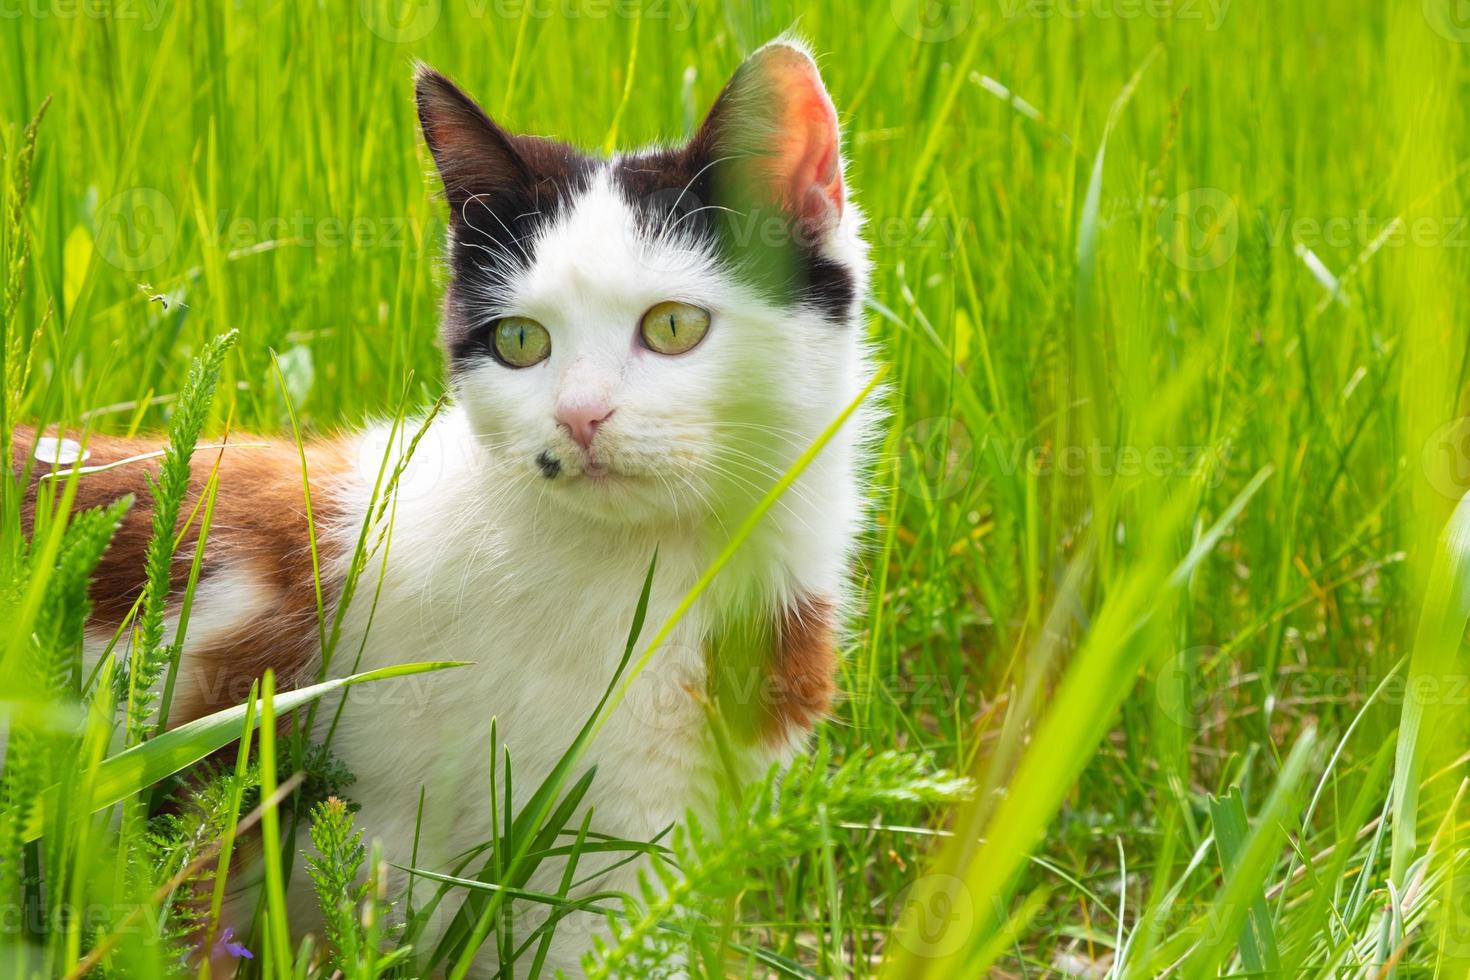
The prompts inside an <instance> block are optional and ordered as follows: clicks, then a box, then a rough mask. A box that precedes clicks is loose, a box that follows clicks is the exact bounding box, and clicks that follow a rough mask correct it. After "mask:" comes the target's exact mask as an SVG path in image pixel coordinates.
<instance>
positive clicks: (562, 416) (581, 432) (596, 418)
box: [556, 401, 613, 449]
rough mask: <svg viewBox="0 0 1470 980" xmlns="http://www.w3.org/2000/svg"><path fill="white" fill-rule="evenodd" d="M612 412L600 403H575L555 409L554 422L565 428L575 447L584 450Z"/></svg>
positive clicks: (604, 404)
mask: <svg viewBox="0 0 1470 980" xmlns="http://www.w3.org/2000/svg"><path fill="white" fill-rule="evenodd" d="M612 413H613V410H612V409H611V408H608V407H607V405H606V403H604V402H600V401H593V402H575V403H569V404H562V405H558V406H557V407H556V420H557V422H559V423H560V424H562V425H564V426H566V429H567V431H568V432H570V433H571V434H572V438H573V439H575V440H577V445H579V446H581V447H582V448H583V449H586V448H587V447H588V446H591V445H592V437H593V436H595V435H597V427H598V426H599V425H601V424H602V423H604V422H606V421H607V420H608V418H610V417H611V416H612Z"/></svg>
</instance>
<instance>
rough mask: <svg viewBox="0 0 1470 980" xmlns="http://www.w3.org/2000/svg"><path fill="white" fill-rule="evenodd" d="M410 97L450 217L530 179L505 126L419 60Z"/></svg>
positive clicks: (456, 218)
mask: <svg viewBox="0 0 1470 980" xmlns="http://www.w3.org/2000/svg"><path fill="white" fill-rule="evenodd" d="M414 99H415V101H416V102H417V104H418V112H419V124H420V125H421V126H422V127H423V131H424V142H426V143H427V144H428V145H429V152H430V153H431V154H433V157H434V164H435V165H436V166H437V167H438V169H439V178H440V180H442V181H443V183H444V196H445V197H446V198H447V199H448V200H449V211H450V219H451V220H452V221H459V220H461V219H462V217H463V211H464V206H465V204H466V202H468V201H469V200H470V199H471V198H474V197H476V196H478V195H482V194H491V195H493V194H495V193H496V192H497V191H500V190H502V189H504V188H506V187H510V186H520V187H524V186H526V185H527V184H528V183H529V182H530V172H529V171H528V170H527V167H526V163H525V161H524V160H522V159H521V157H520V154H518V153H517V152H516V149H515V147H514V146H513V145H512V141H511V138H510V136H509V135H508V134H507V133H506V132H505V130H503V129H501V128H500V127H499V126H497V125H496V124H495V123H494V122H493V121H492V120H491V119H490V117H489V116H487V115H486V114H485V112H484V110H483V109H481V108H480V107H479V106H478V105H476V104H475V101H474V100H473V99H471V98H470V97H469V96H468V95H466V94H465V93H464V92H463V91H461V90H460V88H459V87H458V86H457V85H455V84H454V83H453V82H451V81H450V80H449V79H448V78H445V77H444V76H443V75H441V74H440V73H439V72H437V71H435V70H434V69H432V68H430V67H429V66H428V65H425V64H422V63H421V64H419V66H418V67H417V69H416V70H415V72H414Z"/></svg>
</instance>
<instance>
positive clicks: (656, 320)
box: [639, 301, 709, 354]
mask: <svg viewBox="0 0 1470 980" xmlns="http://www.w3.org/2000/svg"><path fill="white" fill-rule="evenodd" d="M639 330H640V332H641V333H642V334H643V342H644V343H645V344H647V345H648V349H649V350H652V351H657V352H658V353H660V354H682V353H684V352H685V351H688V350H693V349H694V345H695V344H698V343H699V342H700V341H701V340H703V339H704V335H705V334H706V333H708V332H709V312H708V311H706V310H701V309H700V308H699V307H697V306H690V305H689V304H688V303H675V302H672V301H670V302H665V303H659V304H658V305H657V306H655V307H654V308H653V309H651V310H649V311H648V312H647V313H645V314H643V325H642V327H640V328H639Z"/></svg>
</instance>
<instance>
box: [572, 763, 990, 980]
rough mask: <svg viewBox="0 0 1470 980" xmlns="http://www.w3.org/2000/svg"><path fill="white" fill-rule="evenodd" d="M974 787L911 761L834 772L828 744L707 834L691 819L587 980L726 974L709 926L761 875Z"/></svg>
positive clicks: (598, 953) (589, 964)
mask: <svg viewBox="0 0 1470 980" xmlns="http://www.w3.org/2000/svg"><path fill="white" fill-rule="evenodd" d="M968 789H969V784H968V782H967V781H966V780H964V779H962V778H958V777H956V776H953V775H951V774H949V773H942V772H941V773H935V772H933V771H932V770H931V769H930V768H929V766H928V764H927V761H926V760H925V759H923V758H921V757H918V756H915V755H911V754H910V755H902V754H898V753H893V752H885V753H882V754H880V755H876V756H873V757H871V758H853V759H848V760H846V761H845V762H843V763H842V764H840V765H836V766H834V765H833V764H832V760H831V755H830V752H829V751H828V749H827V747H826V745H825V744H824V745H823V746H821V747H820V748H819V750H818V751H817V752H816V753H814V754H813V755H811V756H809V757H806V758H803V759H801V760H799V761H798V762H797V763H796V764H795V765H794V766H793V767H792V768H791V769H790V770H789V771H788V772H786V773H784V774H782V773H781V772H780V771H779V770H772V771H771V772H770V773H769V774H768V775H767V777H766V778H765V780H763V781H762V782H760V783H758V784H757V785H756V786H754V787H753V788H752V789H750V790H749V791H748V792H747V793H746V794H745V799H744V801H743V802H742V803H740V804H738V805H733V804H732V805H728V806H725V807H724V808H722V809H721V810H720V813H719V818H718V822H717V824H716V826H715V827H714V828H712V829H711V830H706V829H705V827H704V826H703V825H702V824H701V822H700V821H699V820H698V819H697V818H696V817H695V816H693V815H692V814H691V815H690V816H689V818H688V819H687V821H686V824H685V826H684V827H681V828H678V829H677V830H676V831H675V833H674V836H673V845H672V853H673V860H672V864H671V863H670V862H668V861H665V860H664V859H662V858H659V857H658V856H657V855H654V856H653V857H652V859H651V861H650V865H649V869H648V870H647V871H646V872H645V873H643V874H641V875H640V883H639V892H640V894H639V896H638V897H637V898H636V899H635V898H633V897H631V896H629V897H626V898H625V899H624V905H623V908H622V909H621V910H620V913H619V914H614V915H609V916H608V928H609V932H610V938H609V939H608V940H607V941H603V940H601V939H597V940H595V941H594V949H593V951H592V952H591V953H589V954H588V955H587V956H586V958H585V959H584V961H583V966H584V967H585V969H586V972H587V975H588V976H589V977H593V978H602V977H605V978H612V977H626V976H640V977H649V976H665V975H671V973H672V971H673V970H674V969H675V967H676V966H677V967H679V968H680V969H684V968H687V966H688V965H690V964H694V963H701V962H702V963H706V964H710V968H711V970H712V971H713V972H714V975H722V970H721V968H720V967H719V966H718V963H719V959H720V951H719V949H718V945H717V944H716V943H715V942H714V938H715V936H716V935H717V932H718V930H716V929H715V928H714V927H713V924H714V922H715V920H716V917H717V916H718V915H719V910H721V909H724V910H725V911H726V913H727V914H728V912H729V909H730V903H731V902H733V901H736V900H738V898H739V896H740V895H741V894H742V893H744V892H748V891H751V890H758V889H760V888H762V887H763V879H762V875H763V874H764V873H765V872H768V871H771V870H773V869H775V868H778V867H782V866H785V865H787V864H789V863H791V862H792V861H794V860H796V859H797V858H799V857H801V856H803V855H805V854H808V853H810V852H812V851H815V850H817V849H818V848H820V847H821V846H823V844H824V843H825V842H826V838H827V835H828V834H830V832H831V831H830V828H831V827H832V826H833V825H834V824H836V823H839V822H843V821H850V820H856V819H866V818H868V817H869V816H870V815H871V814H872V813H874V812H883V813H885V814H889V815H891V814H892V812H894V811H895V810H902V809H905V808H910V809H912V808H916V807H919V806H932V805H938V804H944V803H949V802H953V801H955V800H957V799H960V798H961V797H963V796H964V795H965V794H966V792H967V791H968ZM676 869H677V870H676ZM712 961H713V962H712Z"/></svg>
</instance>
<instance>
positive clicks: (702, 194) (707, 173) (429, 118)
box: [416, 61, 858, 475]
mask: <svg viewBox="0 0 1470 980" xmlns="http://www.w3.org/2000/svg"><path fill="white" fill-rule="evenodd" d="M751 65H752V62H750V61H748V62H747V63H746V64H745V65H743V66H742V67H741V69H740V70H739V71H737V73H736V74H735V76H734V77H733V78H732V79H731V80H730V82H729V83H728V84H727V85H726V86H725V89H724V90H723V91H722V92H721V93H720V96H719V98H718V99H717V100H716V101H715V104H714V106H713V107H712V108H711V109H710V112H709V115H708V117H707V118H706V119H705V122H704V124H703V125H702V126H701V127H700V129H699V131H698V132H696V133H695V135H694V136H693V138H691V139H690V141H689V143H688V144H687V145H686V146H684V147H682V148H680V149H676V150H658V151H652V152H647V153H641V154H636V155H633V156H628V157H622V158H619V159H618V160H617V161H616V162H615V163H612V164H607V163H605V162H604V161H602V160H600V159H598V158H596V157H592V156H589V155H587V154H585V153H583V152H581V151H580V150H577V149H576V148H574V147H572V146H569V145H568V144H566V143H561V142H558V141H556V140H551V139H544V138H541V137H536V136H517V135H513V134H511V133H508V132H506V131H505V130H503V129H501V128H500V127H499V126H498V125H496V124H495V123H494V122H493V121H492V120H491V119H490V118H489V117H488V116H486V115H485V113H484V112H483V111H482V110H481V109H480V107H479V106H478V105H476V104H475V102H474V101H473V100H472V99H470V97H469V96H467V95H465V94H464V92H462V91H460V90H459V89H458V88H457V87H455V85H454V84H453V83H452V82H450V81H449V80H448V79H447V78H445V77H444V76H443V75H440V74H439V73H437V72H434V71H432V70H429V69H427V68H422V69H420V71H419V74H418V80H417V82H418V84H417V89H416V98H417V102H418V111H419V119H420V122H421V123H422V126H423V131H424V138H425V140H426V142H427V143H428V146H429V150H430V152H431V153H432V154H433V156H434V162H435V164H436V165H437V166H438V168H439V174H440V176H441V178H442V179H443V184H444V196H445V199H446V200H447V202H448V204H449V230H450V245H449V266H450V271H451V274H452V276H451V282H450V284H449V289H448V292H447V294H446V296H445V306H444V328H443V329H444V346H445V348H446V350H447V351H448V353H449V356H450V359H451V363H452V364H453V365H454V366H456V367H457V366H459V365H460V364H462V363H463V362H465V361H468V360H471V359H474V358H478V357H481V356H493V355H492V352H491V348H490V344H491V333H492V330H493V326H494V324H493V322H492V321H487V320H485V319H484V318H483V314H482V313H479V312H477V311H481V310H484V309H485V308H486V307H487V306H494V305H496V304H498V303H500V302H501V301H503V299H504V293H505V291H506V284H507V282H508V281H510V280H511V279H513V277H514V276H515V275H516V274H517V272H518V271H520V270H521V269H523V268H526V267H528V266H530V265H531V263H532V259H533V257H534V256H533V250H534V241H535V239H536V236H537V233H538V232H539V231H540V229H541V228H542V227H544V226H545V225H547V224H549V223H551V222H553V221H555V220H556V219H557V218H558V217H559V216H560V215H561V214H562V213H564V211H565V210H566V209H567V208H569V207H570V206H572V204H573V203H574V201H575V199H576V197H577V196H578V195H579V194H581V193H583V192H584V191H585V190H586V189H587V188H588V186H589V185H590V184H591V182H592V179H593V177H594V175H595V174H596V173H597V172H598V170H599V169H600V168H602V167H604V166H607V167H609V170H610V176H611V178H612V180H613V181H614V183H615V184H616V185H617V186H618V188H619V189H620V190H621V191H622V194H623V196H624V198H625V199H626V200H627V201H628V202H629V203H630V205H631V206H632V207H633V209H634V212H635V216H636V220H637V221H638V222H639V225H640V229H639V230H640V231H641V232H642V233H643V234H645V235H648V236H650V237H656V236H657V235H659V234H662V233H664V232H666V231H669V230H670V229H676V230H677V231H678V233H679V234H680V235H681V236H691V237H693V238H694V239H695V240H696V241H700V242H703V243H705V244H706V245H707V246H708V247H709V248H710V250H711V251H712V252H713V253H714V254H715V255H716V256H717V257H718V258H719V260H720V261H721V262H722V263H724V265H725V266H726V267H727V268H728V269H729V270H730V271H731V273H732V274H734V275H735V276H737V277H738V278H740V279H741V280H742V281H744V282H745V283H747V284H748V285H750V286H751V287H753V288H755V289H757V290H758V291H760V292H761V293H762V294H763V295H764V296H766V297H767V298H768V299H769V300H770V301H772V302H775V303H779V304H788V305H799V306H803V307H807V308H809V309H812V310H815V311H816V312H817V313H819V314H820V315H821V316H823V317H825V318H826V319H827V320H829V321H831V322H832V323H834V324H846V323H849V322H851V320H852V318H853V316H854V314H855V313H856V305H857V301H858V286H857V280H856V277H855V272H854V270H851V269H848V268H847V267H846V266H844V265H843V264H842V263H840V262H838V261H836V260H834V259H832V258H830V257H828V255H827V254H826V253H825V250H824V248H823V244H824V242H823V241H822V240H821V238H822V236H823V235H824V234H826V233H828V232H830V229H828V232H822V233H819V234H813V233H812V231H811V230H810V229H809V228H807V227H806V226H805V225H804V224H803V223H802V221H801V220H800V219H799V218H798V216H796V215H793V214H792V213H790V207H789V203H783V202H781V201H779V200H776V199H774V198H771V197H768V196H767V195H766V189H764V188H762V187H760V186H758V185H759V184H760V183H761V182H760V181H752V180H750V179H749V174H750V173H751V170H750V168H749V167H746V166H742V165H741V164H740V163H739V161H741V160H743V161H745V162H747V163H748V162H749V161H750V160H751V159H752V158H753V155H752V153H751V152H750V151H749V149H748V146H747V147H746V148H745V149H741V147H742V146H746V144H748V143H749V140H750V133H751V131H752V127H751V126H750V125H749V123H750V121H751V120H755V121H756V122H757V125H756V126H755V127H754V130H755V131H760V121H761V120H763V119H764V118H765V117H767V116H772V114H773V113H775V112H776V110H777V108H778V107H776V106H774V105H771V104H769V101H770V100H769V99H767V98H765V97H764V96H763V95H762V93H761V90H760V86H759V84H756V83H757V82H758V81H759V78H758V76H759V72H758V71H757V70H756V69H755V68H753V67H751ZM772 117H773V118H774V116H772ZM742 141H743V142H742ZM758 155H759V154H758V153H757V154H755V156H758ZM732 161H736V162H734V163H732ZM543 469H544V467H543ZM548 475H553V474H548Z"/></svg>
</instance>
